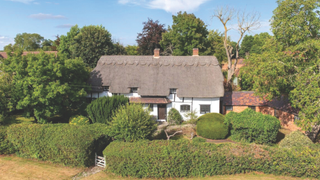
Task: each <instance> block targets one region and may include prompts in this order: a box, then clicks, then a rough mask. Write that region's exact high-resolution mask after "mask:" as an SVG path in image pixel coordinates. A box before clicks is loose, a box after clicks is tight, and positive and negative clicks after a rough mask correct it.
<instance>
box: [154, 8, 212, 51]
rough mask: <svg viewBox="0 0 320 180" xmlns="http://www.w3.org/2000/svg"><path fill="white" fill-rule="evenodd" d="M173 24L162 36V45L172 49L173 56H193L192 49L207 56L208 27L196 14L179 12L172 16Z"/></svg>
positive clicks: (164, 47)
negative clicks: (196, 49)
mask: <svg viewBox="0 0 320 180" xmlns="http://www.w3.org/2000/svg"><path fill="white" fill-rule="evenodd" d="M172 19H173V24H172V26H171V27H170V26H169V27H168V31H167V32H166V33H163V34H162V40H161V41H160V45H161V47H162V48H163V49H167V48H168V47H170V48H171V51H172V55H175V56H182V55H192V52H193V51H192V49H193V48H198V49H199V54H207V53H208V52H206V50H207V36H208V34H209V32H208V30H207V25H205V23H204V22H203V21H202V20H201V19H199V18H197V17H196V16H195V15H194V14H188V13H186V12H184V13H182V12H179V13H178V14H177V15H176V16H175V15H172Z"/></svg>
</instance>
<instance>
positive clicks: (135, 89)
mask: <svg viewBox="0 0 320 180" xmlns="http://www.w3.org/2000/svg"><path fill="white" fill-rule="evenodd" d="M130 93H138V88H137V87H132V88H130Z"/></svg>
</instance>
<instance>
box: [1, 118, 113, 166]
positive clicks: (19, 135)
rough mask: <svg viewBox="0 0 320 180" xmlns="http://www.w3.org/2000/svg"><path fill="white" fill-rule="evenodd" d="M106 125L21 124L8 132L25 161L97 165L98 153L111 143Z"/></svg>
mask: <svg viewBox="0 0 320 180" xmlns="http://www.w3.org/2000/svg"><path fill="white" fill-rule="evenodd" d="M104 131H106V125H103V124H92V125H84V126H74V125H69V124H28V125H23V124H17V125H13V126H10V127H9V128H8V131H7V133H8V140H9V141H10V142H11V143H12V144H13V145H14V146H15V148H16V149H17V154H18V155H20V156H22V157H30V158H37V159H41V160H47V161H52V162H56V163H63V164H64V165H71V166H92V165H94V157H95V152H97V153H100V154H101V153H102V150H103V149H104V148H105V147H106V146H107V145H108V143H109V142H110V138H108V137H107V136H105V133H104Z"/></svg>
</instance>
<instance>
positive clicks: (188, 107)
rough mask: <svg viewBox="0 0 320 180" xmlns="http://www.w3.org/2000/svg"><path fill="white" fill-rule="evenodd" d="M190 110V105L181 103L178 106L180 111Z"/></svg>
mask: <svg viewBox="0 0 320 180" xmlns="http://www.w3.org/2000/svg"><path fill="white" fill-rule="evenodd" d="M189 111H190V105H181V106H180V112H189Z"/></svg>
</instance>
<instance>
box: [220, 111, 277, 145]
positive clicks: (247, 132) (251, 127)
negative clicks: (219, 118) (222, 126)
mask: <svg viewBox="0 0 320 180" xmlns="http://www.w3.org/2000/svg"><path fill="white" fill-rule="evenodd" d="M225 122H226V124H228V125H229V126H230V129H231V131H230V133H231V137H230V138H231V139H232V140H234V141H246V142H255V143H257V144H271V143H274V142H276V140H277V134H278V132H279V129H280V121H279V120H278V119H277V118H276V117H273V116H271V115H264V114H262V113H260V112H255V111H253V110H252V109H250V108H247V109H245V110H244V111H242V112H241V113H236V112H230V113H228V114H227V115H226V118H225Z"/></svg>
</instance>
